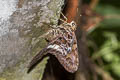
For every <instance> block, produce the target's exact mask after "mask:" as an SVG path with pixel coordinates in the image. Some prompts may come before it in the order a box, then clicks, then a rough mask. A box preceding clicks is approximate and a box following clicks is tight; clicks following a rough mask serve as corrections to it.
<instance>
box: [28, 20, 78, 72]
mask: <svg viewBox="0 0 120 80" xmlns="http://www.w3.org/2000/svg"><path fill="white" fill-rule="evenodd" d="M71 24H72V22H71V23H66V24H62V25H60V26H58V29H55V30H53V32H52V34H53V36H54V37H53V39H51V40H50V41H49V43H48V45H47V46H46V47H45V48H44V49H43V50H41V51H40V53H39V54H37V55H36V56H35V57H34V58H33V60H32V61H31V62H30V65H29V66H30V67H31V66H32V65H34V64H35V63H36V62H37V61H38V60H39V59H40V56H39V55H42V54H46V53H50V54H52V55H55V57H56V58H57V59H58V61H59V62H60V63H61V65H63V67H64V68H65V69H66V70H67V71H68V72H71V73H74V72H75V71H77V69H78V65H79V59H78V51H77V40H76V36H75V33H74V31H75V30H74V28H76V26H72V25H71ZM72 29H73V30H72Z"/></svg>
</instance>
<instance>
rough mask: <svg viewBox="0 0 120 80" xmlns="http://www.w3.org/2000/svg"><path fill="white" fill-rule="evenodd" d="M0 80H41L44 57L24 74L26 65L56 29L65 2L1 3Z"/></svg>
mask: <svg viewBox="0 0 120 80" xmlns="http://www.w3.org/2000/svg"><path fill="white" fill-rule="evenodd" d="M0 3H1V4H2V5H0V80H41V78H42V74H43V72H44V68H45V64H46V63H47V59H48V57H46V58H45V59H44V60H43V61H42V62H41V63H40V64H39V65H38V66H37V67H36V68H35V69H34V70H32V71H31V72H30V73H29V74H28V73H27V70H28V68H27V65H28V63H29V62H30V60H31V59H32V57H33V56H34V55H35V54H36V53H37V52H39V51H40V50H41V49H42V48H43V47H44V46H45V45H46V41H45V40H44V38H42V37H41V36H42V35H43V34H44V33H46V32H47V31H48V30H49V28H50V27H51V26H53V25H56V24H57V22H58V19H59V15H60V11H61V6H62V5H63V3H64V0H0Z"/></svg>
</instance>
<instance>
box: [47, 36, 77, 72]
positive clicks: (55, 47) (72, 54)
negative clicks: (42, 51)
mask: <svg viewBox="0 0 120 80" xmlns="http://www.w3.org/2000/svg"><path fill="white" fill-rule="evenodd" d="M73 36H75V35H74V34H73ZM62 38H63V40H61V38H59V39H58V40H57V41H55V42H54V43H53V44H51V45H49V46H48V47H47V48H48V49H49V51H48V52H49V53H50V54H53V55H55V56H56V58H57V59H58V60H59V62H60V63H61V65H63V67H64V68H65V69H66V70H67V71H68V72H71V73H74V72H75V71H77V69H78V65H79V59H78V52H77V42H76V38H74V39H75V40H74V42H73V43H70V44H73V46H72V47H68V46H67V45H69V43H64V42H63V41H65V39H64V37H62ZM63 45H64V47H62V46H63ZM69 48H71V50H69Z"/></svg>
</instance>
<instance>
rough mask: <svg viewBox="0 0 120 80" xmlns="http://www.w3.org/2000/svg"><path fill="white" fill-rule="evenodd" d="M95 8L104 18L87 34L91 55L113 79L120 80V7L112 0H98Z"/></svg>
mask: <svg viewBox="0 0 120 80" xmlns="http://www.w3.org/2000/svg"><path fill="white" fill-rule="evenodd" d="M110 1H111V0H110ZM117 3H120V1H118V2H117ZM95 10H96V12H97V13H99V14H101V15H102V16H104V20H103V21H102V22H100V25H97V26H98V27H97V28H96V29H95V30H94V31H92V32H91V33H89V34H88V36H89V37H90V39H92V40H90V39H89V40H88V46H89V49H90V51H91V54H92V55H91V57H92V59H93V60H94V61H95V62H96V63H97V65H98V66H99V67H101V68H102V69H104V70H105V71H106V72H108V73H109V74H110V75H111V76H112V78H113V79H115V80H120V36H119V35H120V31H119V30H120V7H118V6H117V5H115V2H114V0H113V1H112V2H108V3H107V1H100V2H99V3H98V5H97V7H96V9H95Z"/></svg>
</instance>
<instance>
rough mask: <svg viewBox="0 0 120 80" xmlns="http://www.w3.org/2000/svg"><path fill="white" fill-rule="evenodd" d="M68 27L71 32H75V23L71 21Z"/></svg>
mask: <svg viewBox="0 0 120 80" xmlns="http://www.w3.org/2000/svg"><path fill="white" fill-rule="evenodd" d="M69 25H70V29H71V30H72V31H75V30H76V27H77V25H76V23H75V21H72V22H71V23H69Z"/></svg>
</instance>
